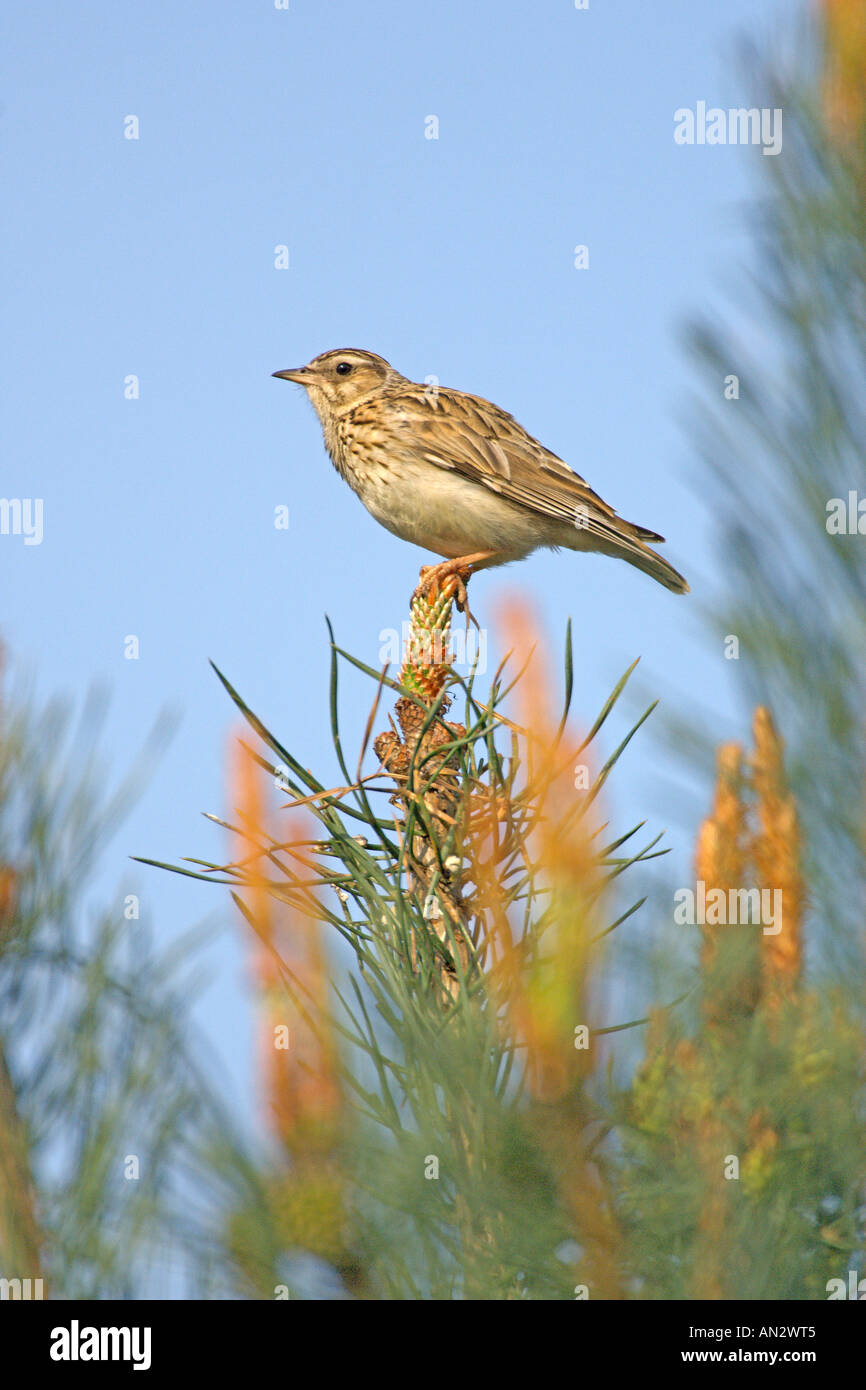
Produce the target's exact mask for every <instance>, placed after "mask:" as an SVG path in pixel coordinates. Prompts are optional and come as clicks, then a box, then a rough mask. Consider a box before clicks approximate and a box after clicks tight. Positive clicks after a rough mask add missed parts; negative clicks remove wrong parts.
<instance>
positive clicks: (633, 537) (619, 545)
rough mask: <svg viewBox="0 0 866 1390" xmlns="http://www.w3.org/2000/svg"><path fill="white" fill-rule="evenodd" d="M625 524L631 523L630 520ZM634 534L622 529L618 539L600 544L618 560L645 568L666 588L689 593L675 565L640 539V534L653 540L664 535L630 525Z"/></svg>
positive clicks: (644, 570) (600, 547) (676, 592)
mask: <svg viewBox="0 0 866 1390" xmlns="http://www.w3.org/2000/svg"><path fill="white" fill-rule="evenodd" d="M625 525H629V523H628V522H626V523H625ZM630 530H632V531H633V534H630V535H629V534H626V533H625V530H624V529H623V530H621V531H620V532H619V534H618V536H617V539H616V540H615V541H614V540H610V541H607V542H606V543H604V544H602V545H600V546H599V549H600V550H604V551H605V552H606V554H608V555H614V556H616V558H617V559H618V560H627V561H628V563H629V564H630V565H634V566H635V568H636V569H639V570H643V572H644V574H649V575H651V576H652V578H653V579H656V580H658V582H659V584H664V586H665V588H666V589H670V590H671V592H672V593H674V594H687V593H688V592H689V586H688V583H687V582H686V580H685V579H684V578H683V576H682V575H681V574H680V573H679V571H678V570H675V569H674V567H673V565H670V564H668V562H667V560H665V559H663V558H662V556H661V555H659V554H658V553H657V551H655V550H652V549H651V548H650V546H648V545H646V544H645V542H644V541H643V540H641V539H640V534H641V532H643V534H644V535H650V536H652V539H653V540H656V541H662V540H664V536H659V535H657V534H656V533H655V532H654V531H650V532H646V531H644V530H643V528H642V527H638V526H635V527H633V528H631V527H630Z"/></svg>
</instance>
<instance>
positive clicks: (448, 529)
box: [273, 348, 689, 608]
mask: <svg viewBox="0 0 866 1390" xmlns="http://www.w3.org/2000/svg"><path fill="white" fill-rule="evenodd" d="M273 376H275V377H278V378H280V379H282V380H284V381H293V382H296V383H297V384H298V385H300V386H303V387H304V389H305V391H306V393H307V396H308V398H309V400H310V402H311V404H312V406H313V408H314V410H315V412H316V414H317V415H318V417H319V423H320V424H321V427H322V434H323V437H324V443H325V448H326V450H327V452H328V454H329V455H330V458H331V461H332V462H333V464H334V466H335V468H336V469H337V471H338V473H339V474H340V475H341V477H342V478H343V479H344V480H345V481H346V482H347V483H348V484H349V486H350V487H351V488H352V490H353V491H354V492H355V493H357V495H358V497H360V499H361V501H362V502H363V504H364V506H365V507H366V508H367V511H368V512H370V513H371V515H372V516H373V517H375V519H376V520H377V521H378V522H380V523H381V525H382V526H384V527H385V528H386V529H387V530H388V531H391V532H392V533H393V534H394V535H395V536H399V537H400V538H401V539H402V540H404V541H410V542H412V543H413V544H415V545H418V546H421V547H423V548H424V549H425V550H427V551H432V552H433V553H434V554H436V555H439V556H443V557H444V560H443V561H441V562H440V563H439V564H437V565H432V566H425V567H424V568H422V570H421V582H420V584H419V586H418V589H417V590H416V595H417V594H418V593H419V592H422V591H429V589H430V587H431V586H438V585H441V584H442V583H443V582H444V581H445V580H446V579H448V578H449V577H451V576H455V577H456V580H457V583H458V586H459V588H458V595H459V597H460V598H461V599H463V600H465V585H466V583H468V580H469V577H470V575H472V574H474V573H476V572H477V571H478V570H483V569H488V568H492V567H493V566H497V565H504V564H509V563H510V562H511V561H514V560H522V559H524V558H525V557H526V556H527V555H529V554H530V553H531V552H532V551H534V550H538V549H540V548H542V547H548V548H550V549H552V550H558V549H566V550H577V551H600V552H601V553H602V554H605V555H612V556H615V557H616V558H617V559H620V560H626V561H627V562H628V563H629V564H630V565H634V566H636V567H637V569H639V570H643V571H644V573H646V574H649V575H651V576H652V578H653V579H655V580H657V581H658V582H659V583H660V584H663V585H664V586H665V588H667V589H670V590H671V591H672V592H673V593H675V594H685V593H688V591H689V586H688V584H687V582H686V580H685V579H684V578H683V576H682V575H681V574H679V573H678V572H677V570H675V569H674V568H673V566H672V565H670V564H669V563H668V561H667V560H665V559H664V558H663V557H662V556H661V555H659V554H657V553H656V551H654V550H653V549H651V547H650V545H649V544H648V542H650V541H652V542H655V543H659V542H662V541H663V540H664V537H663V536H660V535H659V534H658V532H656V531H650V530H647V528H646V527H644V526H637V525H635V524H634V523H633V522H630V521H625V520H624V519H623V518H622V517H620V516H618V515H617V513H616V512H615V511H614V509H613V507H611V506H609V505H608V503H607V502H604V501H603V500H602V498H601V497H600V496H599V495H598V493H597V492H594V491H593V490H592V488H591V487H590V486H589V484H588V483H587V482H586V481H585V480H584V479H583V478H582V477H581V476H580V474H579V473H575V472H574V470H573V469H572V468H570V467H569V465H568V464H567V463H565V462H564V460H563V459H561V458H559V457H558V456H557V455H556V454H553V453H551V452H550V450H549V449H546V448H545V447H544V445H543V444H541V443H539V441H538V440H537V439H534V438H533V437H532V435H531V434H528V433H527V431H526V430H525V429H524V428H523V427H522V425H519V424H518V423H517V421H516V420H515V419H514V417H513V416H512V415H509V414H508V413H507V411H505V410H501V409H500V408H499V406H496V405H493V404H492V402H490V401H488V400H485V399H484V398H483V397H482V396H473V395H470V394H469V393H468V392H465V391H458V390H453V389H451V388H450V387H443V386H438V385H433V384H422V383H419V382H416V381H411V380H410V379H409V378H408V377H405V376H402V375H401V374H400V372H398V371H397V370H396V369H395V368H394V367H392V366H391V364H390V363H389V362H386V360H385V358H384V357H380V356H379V355H378V354H377V353H375V352H368V351H367V350H366V349H362V348H335V349H332V350H330V351H328V352H323V353H320V354H319V356H318V357H314V358H313V359H312V361H310V362H308V363H307V365H306V366H305V367H293V368H286V369H284V370H283V371H279V372H274V373H273ZM460 606H461V607H462V606H463V604H462V603H461V605H460ZM467 608H468V605H467Z"/></svg>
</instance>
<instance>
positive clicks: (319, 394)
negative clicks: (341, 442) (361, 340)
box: [274, 348, 401, 416]
mask: <svg viewBox="0 0 866 1390" xmlns="http://www.w3.org/2000/svg"><path fill="white" fill-rule="evenodd" d="M274 376H277V377H280V378H281V379H282V380H283V381H297V382H298V384H299V385H301V386H303V387H304V389H305V390H306V391H307V393H308V395H309V397H310V400H311V401H312V403H313V405H314V406H315V408H316V410H317V412H318V414H319V415H320V416H321V415H323V414H330V413H337V414H339V413H340V412H342V411H344V410H350V409H351V408H352V406H353V405H357V403H358V402H359V401H361V400H363V399H364V398H365V397H366V396H370V395H374V394H375V393H376V392H377V391H379V390H381V389H382V387H383V386H385V385H387V384H388V382H390V381H399V380H401V377H400V373H399V372H395V371H394V368H393V367H392V366H390V364H389V363H388V362H386V361H385V359H384V357H379V356H378V355H377V354H376V353H375V352H365V351H364V350H363V349H362V348H335V349H334V350H333V351H332V352H322V353H320V354H319V356H318V357H314V358H313V360H312V362H308V363H307V365H306V367H291V368H288V369H287V370H286V371H282V372H274Z"/></svg>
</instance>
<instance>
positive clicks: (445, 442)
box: [389, 387, 664, 541]
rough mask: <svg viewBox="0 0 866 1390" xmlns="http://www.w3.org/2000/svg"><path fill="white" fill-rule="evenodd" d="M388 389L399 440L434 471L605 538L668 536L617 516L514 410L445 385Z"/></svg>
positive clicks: (656, 539)
mask: <svg viewBox="0 0 866 1390" xmlns="http://www.w3.org/2000/svg"><path fill="white" fill-rule="evenodd" d="M422 390H423V388H420V387H411V388H409V389H406V390H403V389H400V390H398V391H395V392H394V393H393V394H390V393H389V405H390V406H391V411H390V412H389V424H390V425H391V427H392V428H393V429H394V431H395V433H396V434H397V436H398V437H399V439H400V442H401V443H402V444H403V446H404V447H405V448H407V449H409V448H411V450H412V453H413V454H415V455H416V456H417V457H419V458H423V459H425V460H426V461H427V462H428V463H432V464H435V465H436V467H437V468H448V469H453V470H454V471H455V472H457V473H460V474H461V475H462V476H463V477H465V478H469V479H471V481H472V482H475V483H479V484H481V485H483V486H484V487H486V488H489V489H490V491H491V492H496V493H499V494H500V496H502V497H506V498H508V500H509V501H511V502H515V503H516V504H517V505H519V506H522V507H526V508H528V509H529V510H530V511H533V512H538V513H539V514H540V515H542V516H549V517H554V518H556V519H557V520H560V521H565V522H567V523H568V524H569V525H571V526H574V525H575V524H578V525H580V526H582V527H585V528H586V529H587V530H588V531H590V532H595V533H596V534H597V535H599V536H600V537H602V538H605V539H619V540H621V539H622V537H623V536H627V537H635V538H637V539H638V540H642V541H661V540H664V537H663V536H660V535H658V534H657V533H656V532H655V531H648V530H646V529H645V528H644V527H642V526H635V525H633V523H632V522H630V521H625V520H623V519H622V518H621V517H619V516H617V513H616V512H615V511H614V509H613V507H611V506H608V504H607V502H604V501H603V500H602V498H601V497H599V495H598V493H597V492H593V490H592V488H591V487H590V486H589V484H588V483H587V482H586V481H585V480H584V479H583V478H581V476H580V474H579V473H575V472H574V470H573V469H571V468H569V466H568V464H567V463H565V462H564V461H563V460H562V459H561V458H558V457H557V455H556V454H552V453H551V452H550V450H549V449H545V447H544V445H543V444H540V443H539V442H538V440H537V439H533V438H532V436H531V435H530V434H527V432H526V430H525V429H523V427H522V425H519V424H518V423H517V421H516V420H515V419H514V417H513V415H508V414H507V413H506V412H505V411H504V410H500V409H499V408H498V406H495V405H491V403H490V402H489V401H485V400H483V399H482V398H481V397H480V396H471V395H468V394H467V393H466V392H463V391H452V390H446V389H444V388H442V387H440V388H437V389H435V390H433V389H430V390H427V391H424V392H423V394H422Z"/></svg>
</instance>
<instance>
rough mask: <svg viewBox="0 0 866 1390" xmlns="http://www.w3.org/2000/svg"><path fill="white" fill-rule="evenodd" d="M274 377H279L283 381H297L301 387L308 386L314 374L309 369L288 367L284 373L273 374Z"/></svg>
mask: <svg viewBox="0 0 866 1390" xmlns="http://www.w3.org/2000/svg"><path fill="white" fill-rule="evenodd" d="M271 375H272V376H278V377H279V378H280V380H281V381H297V382H298V383H299V384H300V385H301V386H308V385H309V383H310V380H311V378H312V376H313V373H312V372H311V371H310V368H309V367H287V368H286V370H285V371H284V372H272V373H271Z"/></svg>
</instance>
